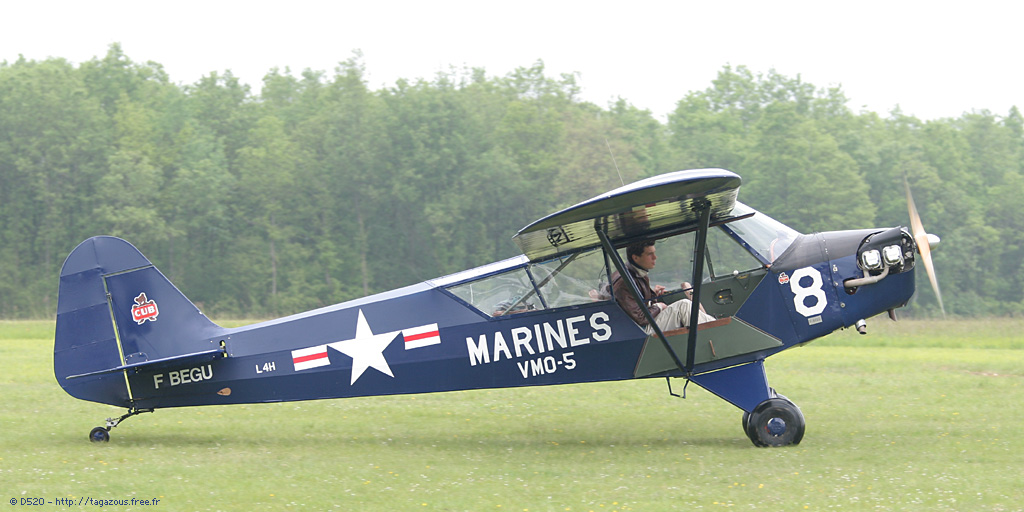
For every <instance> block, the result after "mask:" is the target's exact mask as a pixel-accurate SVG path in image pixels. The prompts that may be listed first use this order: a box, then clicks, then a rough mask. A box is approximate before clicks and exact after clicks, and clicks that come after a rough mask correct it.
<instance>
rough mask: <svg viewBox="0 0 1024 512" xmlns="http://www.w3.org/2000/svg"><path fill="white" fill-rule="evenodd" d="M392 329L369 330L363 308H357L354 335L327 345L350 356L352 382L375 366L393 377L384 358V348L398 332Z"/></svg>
mask: <svg viewBox="0 0 1024 512" xmlns="http://www.w3.org/2000/svg"><path fill="white" fill-rule="evenodd" d="M399 332H401V331H392V332H388V333H383V334H374V333H373V331H371V330H370V324H368V323H366V318H365V317H364V316H363V310H361V309H360V310H359V319H358V320H357V321H356V336H355V338H352V339H350V340H343V341H336V342H334V343H328V346H329V347H331V348H333V349H334V350H337V351H338V352H341V353H342V354H345V355H347V356H349V357H351V358H352V382H350V384H355V383H356V380H358V379H359V377H360V376H361V375H362V374H363V372H365V371H366V369H367V368H376V369H377V370H378V371H380V372H381V373H383V374H385V375H387V376H388V377H394V374H392V373H391V367H390V366H388V360H387V359H385V358H384V349H386V348H387V347H388V345H390V344H391V342H392V341H395V338H397V337H398V333H399Z"/></svg>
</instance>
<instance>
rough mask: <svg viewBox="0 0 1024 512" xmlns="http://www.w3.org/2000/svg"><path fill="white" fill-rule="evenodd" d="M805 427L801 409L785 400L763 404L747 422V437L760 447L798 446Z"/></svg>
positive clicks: (780, 399)
mask: <svg viewBox="0 0 1024 512" xmlns="http://www.w3.org/2000/svg"><path fill="white" fill-rule="evenodd" d="M805 427H806V422H805V421H804V415H803V413H802V412H800V408H799V407H797V406H796V404H794V403H793V402H790V401H789V400H787V399H785V398H769V399H768V400H765V401H764V402H761V403H760V404H758V406H757V407H755V408H754V411H753V412H752V413H750V417H749V418H748V419H747V421H746V432H747V437H748V438H750V441H751V442H752V443H754V446H758V447H765V446H789V445H794V446H795V445H798V444H800V441H801V440H802V439H803V438H804V429H805Z"/></svg>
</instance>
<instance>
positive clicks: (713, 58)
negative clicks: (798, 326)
mask: <svg viewBox="0 0 1024 512" xmlns="http://www.w3.org/2000/svg"><path fill="white" fill-rule="evenodd" d="M1022 22H1024V3H1021V2H1010V1H1007V0H998V1H988V0H984V1H977V0H974V1H971V2H948V1H943V0H932V1H928V2H923V1H913V2H900V1H898V0H886V1H856V2H851V1H831V2H828V1H820V0H818V1H793V2H772V1H766V0H760V1H730V2H722V1H719V2H716V1H702V2H689V1H681V0H680V1H674V2H664V1H661V2H645V1H638V0H633V1H630V2H608V1H601V0H591V1H588V2H581V1H571V2H570V1H564V2H559V1H556V0H549V1H546V2H541V1H536V2H535V1H505V2H498V1H490V2H487V1H481V0H477V1H466V2H455V1H447V0H433V1H417V2H387V1H382V0H377V1H368V0H364V1H361V2H349V1H320V2H312V1H307V0H291V1H286V2H280V1H279V2H263V1H252V0H248V1H233V0H232V1H223V0H205V1H193V0H178V1H175V2H152V1H148V2H147V1H137V0H136V1H101V0H93V1H82V0H76V1H47V0H36V1H31V2H29V1H24V0H0V61H4V60H5V61H8V62H13V61H14V60H16V59H17V58H18V56H19V55H24V56H25V58H27V59H34V60H41V59H45V58H47V57H51V56H52V57H63V58H66V59H68V60H69V61H71V62H73V63H75V64H78V63H81V62H83V61H87V60H89V59H91V58H93V57H102V56H103V55H104V54H105V53H106V51H107V48H108V46H109V45H110V44H111V43H114V42H119V43H121V45H122V48H123V50H124V52H125V54H126V55H127V56H128V57H129V58H131V59H132V60H133V61H136V62H146V61H154V62H157V63H160V64H162V65H163V66H164V68H165V70H166V71H167V73H168V74H169V75H170V77H171V80H172V81H174V82H176V83H180V84H191V83H194V82H195V81H197V80H198V79H199V78H200V77H201V76H203V75H206V74H209V73H210V72H211V71H223V70H228V69H229V70H231V71H232V72H233V73H234V74H235V76H237V77H239V78H240V79H241V80H242V81H244V82H245V83H248V84H249V85H251V86H253V89H254V91H256V92H258V91H259V88H260V86H261V83H262V82H261V80H262V78H263V76H264V75H265V74H266V73H267V72H268V71H269V70H270V69H271V68H273V67H279V68H282V69H283V68H285V67H288V68H290V69H291V70H292V72H293V73H295V74H298V73H299V72H301V71H302V70H303V69H306V68H312V69H315V70H324V71H328V72H332V71H333V70H334V68H335V66H336V65H337V63H338V62H340V61H343V60H346V59H348V58H350V57H351V56H352V51H353V50H355V49H359V50H361V51H362V52H363V55H364V58H363V62H364V64H365V66H366V70H367V77H366V78H367V80H368V82H369V85H370V86H371V87H372V88H374V89H379V88H381V87H387V86H391V85H393V84H394V82H395V80H396V79H398V78H409V79H414V78H428V79H429V78H432V77H433V76H434V75H435V74H436V73H437V72H438V71H446V70H448V69H449V68H450V67H452V66H455V67H457V68H462V67H482V68H484V69H485V70H486V71H487V72H488V74H489V75H492V76H494V75H498V76H503V75H505V74H507V73H508V72H510V71H512V70H514V69H515V68H517V67H528V66H531V65H532V64H533V63H534V62H536V61H537V60H542V61H543V62H544V64H545V68H546V70H547V73H548V75H549V76H552V77H557V76H559V74H561V73H573V72H575V73H578V74H579V80H578V83H579V85H580V86H581V87H582V92H583V99H585V100H587V101H592V102H594V103H596V104H598V105H600V106H602V107H604V106H607V105H608V102H609V101H610V100H612V99H614V98H616V97H622V98H625V99H626V100H627V101H629V102H630V103H632V104H634V105H636V106H638V107H641V108H646V109H649V110H650V111H651V112H652V113H654V114H655V116H656V117H658V118H659V119H661V120H664V115H665V114H667V113H668V112H670V111H671V110H672V109H673V108H674V107H675V103H676V102H677V101H678V100H679V99H681V98H682V97H684V96H685V95H686V93H687V92H690V91H696V90H704V89H706V88H707V87H709V86H710V85H711V80H712V79H714V78H715V76H716V75H717V73H718V72H719V71H720V70H721V69H722V67H723V66H724V65H726V64H731V65H733V66H739V65H745V66H747V67H749V68H750V69H751V70H753V71H754V72H758V73H765V72H767V71H769V70H770V69H773V68H774V69H775V70H776V71H778V72H779V73H781V74H783V75H786V76H789V77H796V76H797V75H800V76H801V77H802V78H803V80H804V81H805V82H810V83H812V84H814V85H815V86H817V87H819V88H821V87H829V86H836V85H840V86H841V87H842V89H843V91H844V92H845V94H846V96H847V97H848V98H850V100H851V101H850V103H849V106H850V108H851V109H853V110H854V111H855V112H859V111H861V110H864V109H866V110H874V111H877V112H879V113H881V114H883V115H887V113H888V112H889V111H890V110H892V109H893V108H894V107H895V106H897V105H899V106H900V108H901V109H902V110H903V112H904V113H905V114H909V115H914V116H917V117H919V118H922V119H936V118H941V117H959V116H960V115H961V114H963V113H964V112H970V111H972V110H981V109H988V110H990V111H992V112H993V113H995V114H997V115H1005V114H1006V113H1007V112H1008V111H1009V109H1010V107H1011V106H1013V105H1016V106H1018V107H1019V108H1024V67H1022V62H1024V58H1022V57H1021V49H1022V46H1024V45H1022V33H1024V32H1022V30H1021V29H1022Z"/></svg>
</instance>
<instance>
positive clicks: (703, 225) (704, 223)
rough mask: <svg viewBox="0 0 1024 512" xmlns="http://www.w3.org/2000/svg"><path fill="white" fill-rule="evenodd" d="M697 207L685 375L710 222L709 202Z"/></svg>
mask: <svg viewBox="0 0 1024 512" xmlns="http://www.w3.org/2000/svg"><path fill="white" fill-rule="evenodd" d="M694 209H695V210H698V209H699V215H700V222H699V224H698V225H697V240H695V241H694V244H693V299H691V300H690V323H689V325H690V333H689V336H688V338H687V342H686V370H685V371H684V373H686V375H692V374H693V363H694V359H695V354H696V352H697V329H696V326H697V324H698V323H699V322H698V319H699V318H700V289H701V288H702V287H703V286H702V285H703V283H704V256H705V255H707V250H706V249H707V243H708V229H710V223H711V203H710V202H708V201H701V202H700V203H699V204H696V205H694Z"/></svg>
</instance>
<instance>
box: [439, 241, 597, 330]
mask: <svg viewBox="0 0 1024 512" xmlns="http://www.w3.org/2000/svg"><path fill="white" fill-rule="evenodd" d="M607 276H608V273H607V271H606V270H605V262H604V256H603V252H602V251H601V250H600V249H594V250H590V251H585V252H581V253H574V254H570V255H564V256H560V257H558V258H555V259H551V260H548V261H544V262H541V263H533V264H530V265H528V266H526V267H516V268H513V269H510V270H507V271H505V272H502V273H500V274H495V275H491V276H487V277H484V278H482V279H476V280H473V281H469V282H466V283H461V284H457V285H454V286H449V287H448V291H449V292H451V293H453V294H455V296H456V297H458V298H460V299H462V300H464V301H465V302H466V303H468V304H470V305H472V306H473V307H475V308H476V309H478V310H480V311H481V312H482V313H484V314H486V315H488V316H492V317H499V316H506V315H513V314H518V313H526V312H529V311H536V310H541V309H551V308H560V307H565V306H574V305H578V304H586V303H590V302H594V301H595V300H603V297H602V296H601V294H600V293H599V291H598V290H600V289H601V287H602V284H603V283H607V281H608V277H607Z"/></svg>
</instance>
